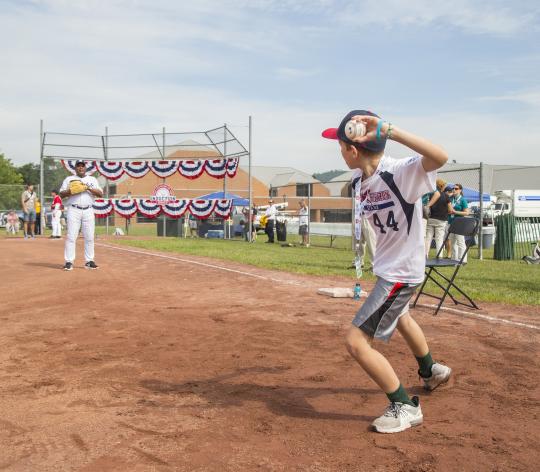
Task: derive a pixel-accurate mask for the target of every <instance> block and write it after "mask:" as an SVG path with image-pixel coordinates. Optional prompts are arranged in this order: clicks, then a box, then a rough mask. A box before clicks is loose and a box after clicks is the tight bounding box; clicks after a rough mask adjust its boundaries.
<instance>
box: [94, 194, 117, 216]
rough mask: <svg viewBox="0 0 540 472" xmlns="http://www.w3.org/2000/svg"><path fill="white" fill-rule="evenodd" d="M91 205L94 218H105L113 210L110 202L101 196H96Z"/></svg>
mask: <svg viewBox="0 0 540 472" xmlns="http://www.w3.org/2000/svg"><path fill="white" fill-rule="evenodd" d="M92 206H93V208H94V215H96V218H106V217H107V216H109V215H110V214H111V213H112V211H113V204H112V202H111V201H110V200H105V199H103V198H96V199H95V200H94V204H93V205H92Z"/></svg>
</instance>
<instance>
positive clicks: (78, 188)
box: [69, 180, 88, 195]
mask: <svg viewBox="0 0 540 472" xmlns="http://www.w3.org/2000/svg"><path fill="white" fill-rule="evenodd" d="M86 190H88V187H87V186H86V185H85V184H84V183H82V181H80V180H72V181H71V182H70V183H69V191H70V192H71V195H77V194H78V193H82V192H86Z"/></svg>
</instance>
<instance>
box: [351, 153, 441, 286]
mask: <svg viewBox="0 0 540 472" xmlns="http://www.w3.org/2000/svg"><path fill="white" fill-rule="evenodd" d="M436 176H437V173H436V171H433V172H426V171H425V170H424V167H423V166H422V158H421V156H416V157H409V158H406V159H393V158H391V157H388V156H383V157H382V158H381V160H380V162H379V166H378V167H377V170H376V171H375V173H374V174H373V175H372V176H370V177H368V178H367V179H366V180H364V181H363V182H361V195H362V197H361V198H362V201H363V202H364V218H367V221H368V223H369V224H370V226H371V227H372V228H373V231H374V232H375V237H376V241H377V242H376V246H377V249H376V251H375V258H374V259H375V260H374V261H373V273H374V274H375V275H377V276H378V277H382V278H383V279H385V280H388V281H389V282H402V283H409V284H418V283H421V282H422V281H423V280H424V268H425V247H424V234H423V231H422V201H421V197H422V195H423V194H425V193H427V192H431V191H432V190H433V189H434V188H435V178H436ZM361 178H362V171H361V170H360V169H356V170H355V171H354V173H353V177H352V181H353V187H354V186H355V184H356V183H358V184H360V181H361Z"/></svg>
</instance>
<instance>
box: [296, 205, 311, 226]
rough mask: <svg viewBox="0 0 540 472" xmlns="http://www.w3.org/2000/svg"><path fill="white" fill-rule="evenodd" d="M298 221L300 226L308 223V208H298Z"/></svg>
mask: <svg viewBox="0 0 540 472" xmlns="http://www.w3.org/2000/svg"><path fill="white" fill-rule="evenodd" d="M298 220H299V221H298V223H299V225H300V226H302V225H306V226H307V224H308V223H309V216H308V209H307V207H304V208H300V211H299V212H298Z"/></svg>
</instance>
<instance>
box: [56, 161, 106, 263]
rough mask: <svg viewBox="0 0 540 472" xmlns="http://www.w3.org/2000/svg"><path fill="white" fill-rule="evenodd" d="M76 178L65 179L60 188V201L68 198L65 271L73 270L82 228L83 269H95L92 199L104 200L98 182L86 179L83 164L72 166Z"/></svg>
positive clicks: (84, 165) (87, 176)
mask: <svg viewBox="0 0 540 472" xmlns="http://www.w3.org/2000/svg"><path fill="white" fill-rule="evenodd" d="M75 172H76V175H70V176H69V177H66V178H65V179H64V181H63V182H62V186H61V187H60V198H67V201H66V208H67V235H66V243H65V247H64V259H65V261H66V263H65V265H64V270H73V262H74V261H75V244H76V242H77V236H78V235H79V230H80V229H81V227H82V234H83V238H84V258H85V260H86V263H85V264H84V267H85V269H97V268H98V266H97V265H96V263H95V262H94V229H95V224H96V221H95V216H94V209H93V208H92V205H93V204H94V199H95V197H98V198H101V197H103V190H102V189H101V188H100V186H99V184H98V181H97V180H96V178H95V177H92V176H91V175H86V163H85V162H84V161H77V162H75Z"/></svg>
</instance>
